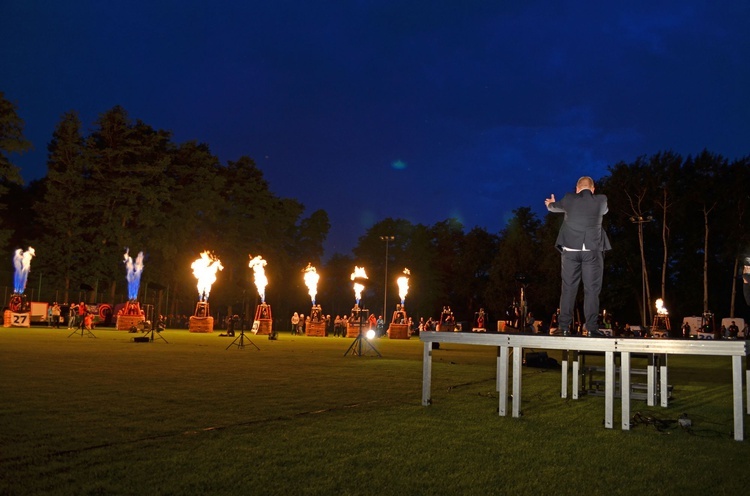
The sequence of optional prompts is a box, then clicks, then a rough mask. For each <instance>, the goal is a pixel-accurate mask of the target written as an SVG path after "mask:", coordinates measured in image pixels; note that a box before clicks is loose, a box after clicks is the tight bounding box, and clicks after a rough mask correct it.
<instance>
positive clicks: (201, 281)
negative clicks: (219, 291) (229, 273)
mask: <svg viewBox="0 0 750 496" xmlns="http://www.w3.org/2000/svg"><path fill="white" fill-rule="evenodd" d="M190 267H191V268H192V269H193V275H194V276H195V277H196V279H198V298H199V299H200V301H207V300H208V295H209V293H211V286H212V285H213V283H215V282H216V272H217V271H219V270H223V269H224V266H223V265H221V260H219V259H218V258H217V257H216V256H215V255H214V254H213V253H211V252H209V251H204V252H203V253H201V258H199V259H198V260H196V261H195V262H193V264H192V265H191V266H190Z"/></svg>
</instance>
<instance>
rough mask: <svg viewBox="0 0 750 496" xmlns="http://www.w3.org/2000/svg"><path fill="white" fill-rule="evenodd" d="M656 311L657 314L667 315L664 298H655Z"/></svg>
mask: <svg viewBox="0 0 750 496" xmlns="http://www.w3.org/2000/svg"><path fill="white" fill-rule="evenodd" d="M656 313H657V314H659V315H669V312H668V311H667V309H666V307H665V306H664V300H662V299H661V298H659V299H657V300H656Z"/></svg>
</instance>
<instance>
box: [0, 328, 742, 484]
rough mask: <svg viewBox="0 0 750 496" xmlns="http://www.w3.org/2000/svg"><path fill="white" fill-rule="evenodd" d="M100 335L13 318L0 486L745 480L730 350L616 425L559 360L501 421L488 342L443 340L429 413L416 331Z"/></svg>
mask: <svg viewBox="0 0 750 496" xmlns="http://www.w3.org/2000/svg"><path fill="white" fill-rule="evenodd" d="M94 332H95V334H96V338H92V337H82V336H80V334H75V335H73V336H70V337H69V336H68V335H69V331H67V330H66V329H60V330H49V329H47V328H31V329H18V328H9V329H8V328H6V329H0V494H14V495H15V494H19V495H23V494H76V495H78V494H284V495H297V494H326V495H328V494H337V495H338V494H380V495H390V494H398V495H411V494H414V495H421V494H441V495H442V494H638V495H646V494H649V495H651V494H680V495H692V494H744V492H745V491H746V490H747V486H748V483H749V482H750V475H749V472H748V468H747V464H748V460H750V445H748V442H749V441H744V442H737V441H734V440H733V439H732V428H733V419H732V391H731V382H732V378H731V365H730V361H729V359H718V358H710V357H672V358H670V362H669V365H670V375H669V382H670V383H671V384H672V385H674V392H673V400H672V402H671V403H670V407H669V408H668V409H663V408H659V407H647V406H646V405H645V402H640V401H633V402H632V406H631V409H632V412H633V413H639V414H640V415H641V416H642V417H643V418H649V419H658V420H662V421H663V422H656V423H655V424H638V425H636V426H635V427H633V429H632V430H631V431H621V430H619V429H612V430H609V429H605V428H604V427H603V417H604V398H603V397H595V396H584V397H582V399H580V400H576V401H573V400H570V399H567V400H566V399H561V398H560V372H559V370H554V369H536V368H526V367H524V369H523V386H524V397H523V404H522V405H521V407H522V411H523V416H522V417H521V418H519V419H515V418H511V417H499V416H498V415H497V404H498V398H497V392H496V391H495V378H494V377H495V360H496V350H495V349H494V348H490V347H478V346H477V347H470V346H458V345H442V346H441V349H439V350H435V351H434V354H433V377H432V399H433V404H432V405H431V406H429V407H423V406H421V385H422V344H421V343H420V342H419V340H418V339H416V338H412V339H411V340H388V339H380V340H376V341H375V342H374V345H375V347H376V348H377V349H378V351H380V353H381V354H382V358H378V357H376V356H374V355H372V354H370V355H368V356H363V357H358V356H351V355H350V356H344V352H345V351H346V350H347V349H348V347H349V345H350V344H351V342H352V339H343V338H334V337H329V338H312V337H303V336H300V337H295V336H290V335H288V334H281V335H280V336H279V339H278V340H277V341H269V340H267V339H266V337H265V336H257V337H256V336H252V335H251V336H250V337H251V339H252V341H253V343H255V344H256V345H257V346H258V347H259V348H260V350H256V349H255V348H254V347H252V346H250V345H248V346H246V347H245V348H244V349H238V348H237V347H235V346H232V347H230V348H229V349H226V347H227V346H228V345H229V344H230V343H231V338H222V337H219V335H218V332H217V333H213V334H191V333H189V332H187V331H182V330H180V331H171V330H167V331H165V332H164V333H163V335H164V337H165V338H166V339H167V340H168V341H169V343H165V342H163V341H160V340H157V341H155V342H153V343H134V342H133V341H132V338H133V336H134V334H130V333H127V332H122V331H114V330H105V329H97V330H96V331H94ZM550 356H557V355H555V354H554V353H553V352H550ZM558 358H559V356H558ZM682 413H687V414H688V416H689V417H690V419H691V420H692V422H693V428H692V429H691V430H685V429H682V428H680V427H679V426H677V423H676V419H677V418H678V417H679V415H680V414H682ZM618 415H619V405H618V404H617V402H616V403H615V419H617V418H618ZM746 419H747V418H746ZM615 423H616V424H619V423H618V422H615ZM746 429H747V426H746Z"/></svg>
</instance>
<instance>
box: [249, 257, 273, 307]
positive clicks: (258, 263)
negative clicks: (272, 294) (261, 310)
mask: <svg viewBox="0 0 750 496" xmlns="http://www.w3.org/2000/svg"><path fill="white" fill-rule="evenodd" d="M248 257H250V263H248V267H250V268H251V269H253V278H254V281H255V287H256V288H258V294H259V295H260V301H262V302H263V303H265V302H266V286H267V285H268V278H267V277H266V269H265V266H266V263H267V262H266V261H265V260H263V257H261V256H260V255H258V256H257V257H254V258H253V256H252V255H248Z"/></svg>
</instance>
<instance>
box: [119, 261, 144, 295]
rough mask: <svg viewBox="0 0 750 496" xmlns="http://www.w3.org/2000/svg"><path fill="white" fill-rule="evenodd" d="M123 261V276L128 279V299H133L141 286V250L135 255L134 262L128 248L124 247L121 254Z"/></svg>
mask: <svg viewBox="0 0 750 496" xmlns="http://www.w3.org/2000/svg"><path fill="white" fill-rule="evenodd" d="M123 262H124V263H125V278H126V279H127V280H128V299H129V300H131V301H135V300H137V299H138V290H139V289H140V287H141V273H142V272H143V252H142V251H139V252H138V256H137V257H135V262H133V258H132V257H131V256H130V248H125V255H123Z"/></svg>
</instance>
